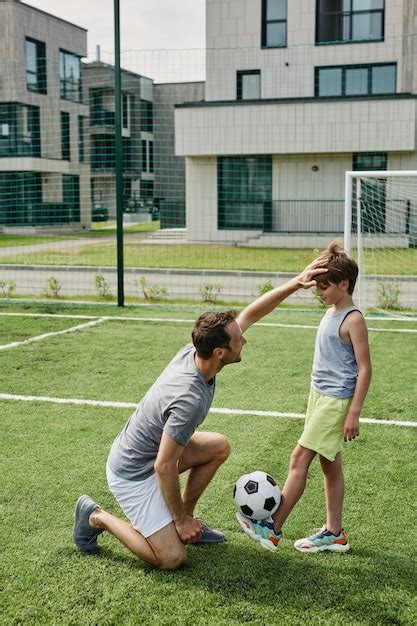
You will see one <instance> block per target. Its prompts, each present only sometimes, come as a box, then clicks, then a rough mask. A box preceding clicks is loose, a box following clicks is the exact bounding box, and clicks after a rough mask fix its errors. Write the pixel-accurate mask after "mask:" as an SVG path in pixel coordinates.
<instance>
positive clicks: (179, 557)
mask: <svg viewBox="0 0 417 626" xmlns="http://www.w3.org/2000/svg"><path fill="white" fill-rule="evenodd" d="M186 563H187V552H186V550H185V548H184V550H178V551H170V552H169V554H164V555H161V556H160V557H159V558H158V562H157V567H158V568H159V569H161V570H163V571H174V570H177V569H179V568H180V567H182V566H183V565H185V564H186Z"/></svg>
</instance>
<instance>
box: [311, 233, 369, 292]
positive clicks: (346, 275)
mask: <svg viewBox="0 0 417 626" xmlns="http://www.w3.org/2000/svg"><path fill="white" fill-rule="evenodd" d="M318 258H319V259H320V260H323V261H324V262H325V264H326V265H327V267H328V271H327V272H326V273H325V274H320V275H319V276H317V277H316V280H317V282H318V283H322V284H324V285H328V284H329V283H333V284H335V285H337V284H339V283H340V282H341V281H342V280H348V281H349V287H348V293H349V294H352V293H353V290H354V288H355V284H356V279H357V278H358V272H359V269H358V266H357V263H356V261H354V259H352V258H351V257H350V256H349V255H348V254H347V253H346V252H345V250H344V249H343V247H342V246H341V245H340V243H339V242H338V241H337V240H335V241H332V242H331V243H330V244H329V246H328V248H327V250H324V252H321V253H320V254H319V256H318Z"/></svg>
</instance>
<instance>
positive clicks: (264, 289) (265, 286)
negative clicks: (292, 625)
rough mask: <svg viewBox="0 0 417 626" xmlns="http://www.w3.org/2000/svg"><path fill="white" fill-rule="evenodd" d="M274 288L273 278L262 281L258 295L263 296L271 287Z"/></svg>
mask: <svg viewBox="0 0 417 626" xmlns="http://www.w3.org/2000/svg"><path fill="white" fill-rule="evenodd" d="M273 288H274V285H273V284H272V281H271V280H266V281H265V282H264V283H261V284H260V285H259V287H258V295H259V296H263V295H264V293H268V291H271V289H273Z"/></svg>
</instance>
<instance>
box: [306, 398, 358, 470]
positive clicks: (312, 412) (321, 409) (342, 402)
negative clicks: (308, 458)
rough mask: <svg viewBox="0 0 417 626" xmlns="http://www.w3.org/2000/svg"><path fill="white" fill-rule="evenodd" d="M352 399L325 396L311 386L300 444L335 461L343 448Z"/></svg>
mask: <svg viewBox="0 0 417 626" xmlns="http://www.w3.org/2000/svg"><path fill="white" fill-rule="evenodd" d="M351 401H352V398H331V397H330V396H323V395H322V394H321V393H318V392H317V391H315V390H314V389H313V388H311V390H310V396H309V398H308V405H307V413H306V419H305V423H304V431H303V434H302V435H301V437H300V439H299V440H298V443H299V444H300V446H303V448H308V449H309V450H313V451H314V452H317V454H320V455H321V456H324V458H325V459H328V460H329V461H334V460H335V458H336V454H337V453H338V452H340V451H341V449H342V442H343V424H344V421H345V417H346V415H347V412H348V409H349V406H350V403H351Z"/></svg>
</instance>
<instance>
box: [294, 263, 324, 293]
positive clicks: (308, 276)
mask: <svg viewBox="0 0 417 626" xmlns="http://www.w3.org/2000/svg"><path fill="white" fill-rule="evenodd" d="M327 269H328V268H327V267H326V264H325V261H324V260H323V259H315V260H314V261H312V262H311V263H310V264H309V265H307V267H306V268H305V269H304V270H303V271H302V272H301V274H300V275H299V276H298V282H299V285H300V287H302V288H303V289H310V288H311V287H316V285H317V281H316V280H315V278H316V276H319V275H320V274H325V273H326V272H327Z"/></svg>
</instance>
